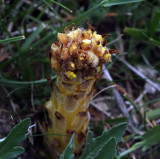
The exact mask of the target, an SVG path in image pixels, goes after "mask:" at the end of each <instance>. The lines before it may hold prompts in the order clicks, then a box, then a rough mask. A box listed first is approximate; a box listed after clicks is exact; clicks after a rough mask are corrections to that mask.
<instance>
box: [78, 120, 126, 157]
mask: <svg viewBox="0 0 160 159" xmlns="http://www.w3.org/2000/svg"><path fill="white" fill-rule="evenodd" d="M126 127H127V123H121V124H119V125H116V126H114V127H112V128H111V129H109V130H108V131H104V132H103V133H102V135H101V136H100V137H97V138H93V133H92V132H91V131H89V132H88V134H87V141H86V148H85V150H84V152H83V154H82V156H81V157H80V159H87V158H93V157H95V156H96V155H97V153H98V152H99V150H100V149H102V147H103V146H104V145H105V144H106V142H108V141H109V140H110V139H111V138H112V137H114V138H115V140H116V143H118V142H119V141H120V140H121V138H122V136H123V134H124V132H125V130H126Z"/></svg>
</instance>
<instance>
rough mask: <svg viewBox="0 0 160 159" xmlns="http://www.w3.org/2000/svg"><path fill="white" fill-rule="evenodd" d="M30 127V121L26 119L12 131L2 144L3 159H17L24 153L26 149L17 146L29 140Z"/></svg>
mask: <svg viewBox="0 0 160 159" xmlns="http://www.w3.org/2000/svg"><path fill="white" fill-rule="evenodd" d="M29 125H30V119H28V118H27V119H24V120H23V121H21V122H20V123H19V124H17V125H16V126H15V127H14V128H13V129H12V130H11V132H10V133H9V135H8V136H7V137H6V139H5V140H4V141H2V142H0V158H1V159H11V158H15V157H17V156H18V155H20V154H22V153H23V152H24V149H23V148H22V147H19V146H17V145H19V144H20V143H21V142H22V141H24V140H25V139H26V138H27V137H26V134H27V133H28V128H29Z"/></svg>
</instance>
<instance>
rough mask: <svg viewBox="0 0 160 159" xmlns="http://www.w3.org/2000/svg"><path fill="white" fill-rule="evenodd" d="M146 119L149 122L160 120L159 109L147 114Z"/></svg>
mask: <svg viewBox="0 0 160 159" xmlns="http://www.w3.org/2000/svg"><path fill="white" fill-rule="evenodd" d="M147 118H149V119H150V120H153V119H158V118H160V108H157V109H154V110H151V111H149V112H147Z"/></svg>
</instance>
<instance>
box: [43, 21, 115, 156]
mask: <svg viewBox="0 0 160 159" xmlns="http://www.w3.org/2000/svg"><path fill="white" fill-rule="evenodd" d="M106 37H107V34H104V35H99V34H97V32H96V31H94V28H93V27H92V26H91V25H90V24H88V29H87V30H85V29H82V28H76V26H75V25H74V24H73V28H72V30H71V31H70V30H69V27H66V28H65V33H58V41H56V42H54V43H53V44H52V45H51V50H50V52H49V59H50V63H51V67H52V69H53V70H54V71H55V73H56V74H57V81H56V84H55V86H54V87H53V88H52V92H51V99H50V101H48V102H47V103H46V105H45V107H46V109H47V111H48V114H49V118H50V120H51V126H49V127H48V128H47V133H49V134H53V133H54V134H65V135H66V136H68V137H66V136H56V135H49V136H47V139H48V141H49V144H50V145H51V147H53V149H54V150H55V151H56V152H57V153H58V154H62V152H63V151H64V149H65V148H66V146H67V145H68V143H69V140H70V138H71V136H72V134H73V133H75V149H74V153H75V154H76V155H79V154H81V151H82V147H83V145H84V143H85V140H86V134H87V130H88V124H89V119H90V115H89V112H88V106H89V103H90V101H91V99H92V97H93V93H94V88H95V84H96V82H97V80H98V79H99V78H100V76H101V71H102V64H104V63H106V62H111V54H112V53H117V52H118V51H117V50H109V49H107V48H106V47H105V45H106Z"/></svg>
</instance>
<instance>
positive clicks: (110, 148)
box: [95, 138, 117, 159]
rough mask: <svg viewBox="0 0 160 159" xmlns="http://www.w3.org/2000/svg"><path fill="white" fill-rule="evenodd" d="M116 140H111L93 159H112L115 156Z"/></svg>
mask: <svg viewBox="0 0 160 159" xmlns="http://www.w3.org/2000/svg"><path fill="white" fill-rule="evenodd" d="M116 153H117V151H116V140H115V138H111V139H110V140H109V141H108V142H106V143H105V145H104V146H103V147H102V149H101V150H100V151H99V153H98V155H97V156H96V157H95V159H106V158H107V159H112V158H113V157H114V156H115V155H116Z"/></svg>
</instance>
